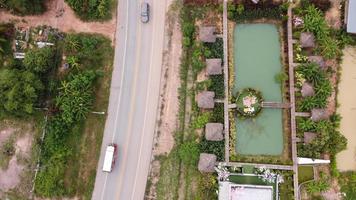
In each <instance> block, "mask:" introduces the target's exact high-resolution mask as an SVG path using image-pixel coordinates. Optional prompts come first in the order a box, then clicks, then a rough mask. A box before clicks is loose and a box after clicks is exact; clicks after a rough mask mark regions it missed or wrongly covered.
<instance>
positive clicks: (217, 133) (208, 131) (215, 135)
mask: <svg viewBox="0 0 356 200" xmlns="http://www.w3.org/2000/svg"><path fill="white" fill-rule="evenodd" d="M223 129H224V126H223V124H222V123H207V124H206V125H205V138H206V140H210V141H221V140H223V139H224V135H223Z"/></svg>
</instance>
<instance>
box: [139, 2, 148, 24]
mask: <svg viewBox="0 0 356 200" xmlns="http://www.w3.org/2000/svg"><path fill="white" fill-rule="evenodd" d="M149 20H150V5H149V4H148V3H146V2H143V3H142V4H141V22H143V23H147V22H148V21H149Z"/></svg>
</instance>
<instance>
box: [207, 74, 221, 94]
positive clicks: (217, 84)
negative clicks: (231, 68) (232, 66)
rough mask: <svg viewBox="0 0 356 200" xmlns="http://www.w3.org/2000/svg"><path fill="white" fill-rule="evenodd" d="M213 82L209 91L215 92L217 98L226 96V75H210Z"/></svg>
mask: <svg viewBox="0 0 356 200" xmlns="http://www.w3.org/2000/svg"><path fill="white" fill-rule="evenodd" d="M209 78H210V80H211V84H210V85H209V87H208V90H209V91H214V92H215V97H216V98H224V97H225V87H224V75H212V76H210V77H209Z"/></svg>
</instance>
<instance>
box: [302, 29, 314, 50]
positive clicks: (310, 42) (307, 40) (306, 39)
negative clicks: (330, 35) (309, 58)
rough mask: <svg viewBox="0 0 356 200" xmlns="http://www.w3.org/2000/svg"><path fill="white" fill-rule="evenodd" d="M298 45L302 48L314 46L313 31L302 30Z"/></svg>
mask: <svg viewBox="0 0 356 200" xmlns="http://www.w3.org/2000/svg"><path fill="white" fill-rule="evenodd" d="M300 46H301V47H302V48H313V47H315V37H314V35H313V33H309V32H303V33H301V34H300Z"/></svg>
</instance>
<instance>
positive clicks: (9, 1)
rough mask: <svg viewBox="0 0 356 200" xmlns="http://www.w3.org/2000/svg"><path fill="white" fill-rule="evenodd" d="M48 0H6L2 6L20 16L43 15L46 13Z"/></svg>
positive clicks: (0, 3)
mask: <svg viewBox="0 0 356 200" xmlns="http://www.w3.org/2000/svg"><path fill="white" fill-rule="evenodd" d="M45 3H46V0H4V1H2V2H0V5H2V6H5V8H6V9H8V10H10V11H12V12H13V13H15V14H19V15H34V14H41V13H43V12H45V11H46V6H45Z"/></svg>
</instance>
